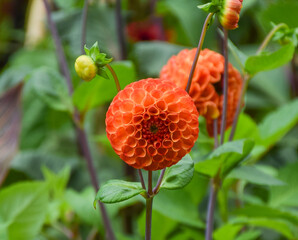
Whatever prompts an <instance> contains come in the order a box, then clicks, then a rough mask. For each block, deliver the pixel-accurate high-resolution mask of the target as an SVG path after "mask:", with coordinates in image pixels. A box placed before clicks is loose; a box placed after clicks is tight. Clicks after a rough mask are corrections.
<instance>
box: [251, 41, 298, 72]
mask: <svg viewBox="0 0 298 240" xmlns="http://www.w3.org/2000/svg"><path fill="white" fill-rule="evenodd" d="M294 52H295V46H294V45H293V43H289V44H287V45H285V46H283V47H281V48H280V49H278V50H277V51H275V52H273V53H263V54H261V55H256V56H251V57H248V58H247V60H246V62H245V69H246V71H247V72H248V73H250V74H251V75H254V74H256V73H258V72H261V71H268V70H271V69H275V68H278V67H281V66H282V65H284V64H286V63H288V62H289V61H290V60H291V59H292V58H293V55H294Z"/></svg>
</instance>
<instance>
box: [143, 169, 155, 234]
mask: <svg viewBox="0 0 298 240" xmlns="http://www.w3.org/2000/svg"><path fill="white" fill-rule="evenodd" d="M148 196H149V197H148V198H147V199H146V234H145V240H151V222H152V204H153V196H152V171H148Z"/></svg>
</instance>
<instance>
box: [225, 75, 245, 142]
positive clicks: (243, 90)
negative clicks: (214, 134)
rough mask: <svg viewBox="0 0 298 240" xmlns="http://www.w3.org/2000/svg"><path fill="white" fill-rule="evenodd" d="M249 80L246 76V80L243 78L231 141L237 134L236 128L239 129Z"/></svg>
mask: <svg viewBox="0 0 298 240" xmlns="http://www.w3.org/2000/svg"><path fill="white" fill-rule="evenodd" d="M248 80H249V76H248V75H245V76H244V78H243V83H242V88H241V93H240V97H239V101H238V103H237V108H236V112H235V116H234V120H233V124H232V128H231V133H230V136H229V141H232V140H233V138H234V135H235V132H236V127H237V124H238V120H239V115H240V111H241V109H242V103H243V101H244V96H245V92H246V89H247V83H248Z"/></svg>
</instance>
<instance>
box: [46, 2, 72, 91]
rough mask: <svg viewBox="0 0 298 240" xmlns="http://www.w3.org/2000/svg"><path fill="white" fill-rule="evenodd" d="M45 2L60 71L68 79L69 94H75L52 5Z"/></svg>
mask: <svg viewBox="0 0 298 240" xmlns="http://www.w3.org/2000/svg"><path fill="white" fill-rule="evenodd" d="M43 2H44V6H45V9H46V12H47V20H48V24H49V27H50V30H51V33H52V36H53V40H54V43H55V46H56V54H57V57H58V61H59V63H60V66H59V67H60V70H61V72H62V74H63V76H64V77H65V78H66V82H67V87H68V92H69V94H71V93H72V92H73V86H72V82H71V78H70V72H69V68H68V65H67V61H66V58H65V55H64V51H63V48H62V43H61V40H60V37H59V35H58V31H57V28H56V25H55V23H54V22H53V19H52V15H51V7H50V4H49V3H48V1H47V0H44V1H43Z"/></svg>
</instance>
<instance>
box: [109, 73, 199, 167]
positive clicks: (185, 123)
mask: <svg viewBox="0 0 298 240" xmlns="http://www.w3.org/2000/svg"><path fill="white" fill-rule="evenodd" d="M198 117H199V114H198V112H197V109H196V107H195V105H194V103H193V101H192V99H191V98H190V97H189V95H188V94H187V93H186V91H184V90H183V89H181V88H179V87H177V86H176V85H175V84H174V83H173V82H171V81H167V80H164V81H161V80H160V79H152V78H149V79H144V80H140V81H138V82H134V83H131V84H129V85H128V86H126V87H125V88H124V89H123V90H122V91H120V92H119V93H118V94H117V95H116V97H115V98H114V100H113V101H112V103H111V105H110V107H109V109H108V111H107V115H106V131H107V136H108V139H109V140H110V142H111V145H112V147H113V149H114V150H115V152H116V153H117V154H118V155H119V156H120V158H121V159H122V160H123V161H125V162H126V163H127V164H129V165H130V166H132V167H134V168H138V169H140V168H142V169H145V170H151V171H152V170H158V169H163V168H165V167H170V166H172V165H173V164H176V163H177V162H178V161H179V160H181V158H182V157H183V156H184V155H185V154H187V153H188V152H190V150H191V148H192V147H193V145H194V143H195V141H196V139H197V137H198V133H199V129H198V125H199V123H198Z"/></svg>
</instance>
